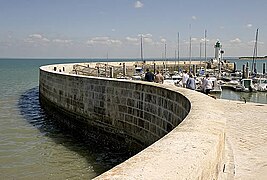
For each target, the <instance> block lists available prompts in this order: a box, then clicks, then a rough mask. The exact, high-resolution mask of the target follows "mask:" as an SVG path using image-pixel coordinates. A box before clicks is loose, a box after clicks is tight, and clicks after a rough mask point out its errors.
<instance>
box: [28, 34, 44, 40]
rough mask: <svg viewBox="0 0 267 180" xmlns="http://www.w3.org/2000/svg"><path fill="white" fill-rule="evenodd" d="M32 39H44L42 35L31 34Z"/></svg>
mask: <svg viewBox="0 0 267 180" xmlns="http://www.w3.org/2000/svg"><path fill="white" fill-rule="evenodd" d="M29 37H30V38H35V39H42V38H43V37H42V35H41V34H31V35H29Z"/></svg>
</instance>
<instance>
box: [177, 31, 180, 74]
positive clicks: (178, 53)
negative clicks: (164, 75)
mask: <svg viewBox="0 0 267 180" xmlns="http://www.w3.org/2000/svg"><path fill="white" fill-rule="evenodd" d="M179 41H180V34H179V32H178V34H177V57H178V72H179V68H180V67H179V66H180V42H179Z"/></svg>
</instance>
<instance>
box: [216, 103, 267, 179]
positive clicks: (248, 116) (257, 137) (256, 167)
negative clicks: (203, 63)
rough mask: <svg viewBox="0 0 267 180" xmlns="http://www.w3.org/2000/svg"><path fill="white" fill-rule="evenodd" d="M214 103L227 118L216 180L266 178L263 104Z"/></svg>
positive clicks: (266, 128) (266, 135)
mask: <svg viewBox="0 0 267 180" xmlns="http://www.w3.org/2000/svg"><path fill="white" fill-rule="evenodd" d="M218 101H219V102H220V104H221V107H222V108H223V109H224V114H225V117H227V118H226V119H227V120H226V128H225V137H226V145H225V147H226V151H225V159H224V161H223V162H224V163H225V166H224V168H223V171H224V172H222V174H220V176H219V177H220V179H242V180H243V179H251V180H252V179H253V180H254V179H267V104H256V103H245V102H237V101H230V100H218Z"/></svg>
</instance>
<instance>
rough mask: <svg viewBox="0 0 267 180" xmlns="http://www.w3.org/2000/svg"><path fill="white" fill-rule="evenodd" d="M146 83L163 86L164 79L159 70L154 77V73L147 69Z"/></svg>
mask: <svg viewBox="0 0 267 180" xmlns="http://www.w3.org/2000/svg"><path fill="white" fill-rule="evenodd" d="M145 81H148V82H156V83H160V84H163V82H164V77H163V76H162V74H161V73H160V72H159V70H157V71H156V74H155V75H154V74H153V73H152V72H150V71H149V69H146V74H145Z"/></svg>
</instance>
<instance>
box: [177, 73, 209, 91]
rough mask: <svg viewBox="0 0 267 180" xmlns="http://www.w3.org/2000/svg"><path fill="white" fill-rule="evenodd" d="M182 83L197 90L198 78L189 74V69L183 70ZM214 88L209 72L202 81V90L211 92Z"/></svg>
mask: <svg viewBox="0 0 267 180" xmlns="http://www.w3.org/2000/svg"><path fill="white" fill-rule="evenodd" d="M182 83H183V87H184V88H188V89H192V90H196V80H195V78H194V77H193V75H192V74H188V73H187V71H184V72H183V75H182ZM212 88H213V83H212V81H211V79H210V77H209V74H207V75H206V77H205V78H204V79H203V81H202V83H201V90H202V92H204V93H205V94H210V91H211V90H212Z"/></svg>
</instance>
